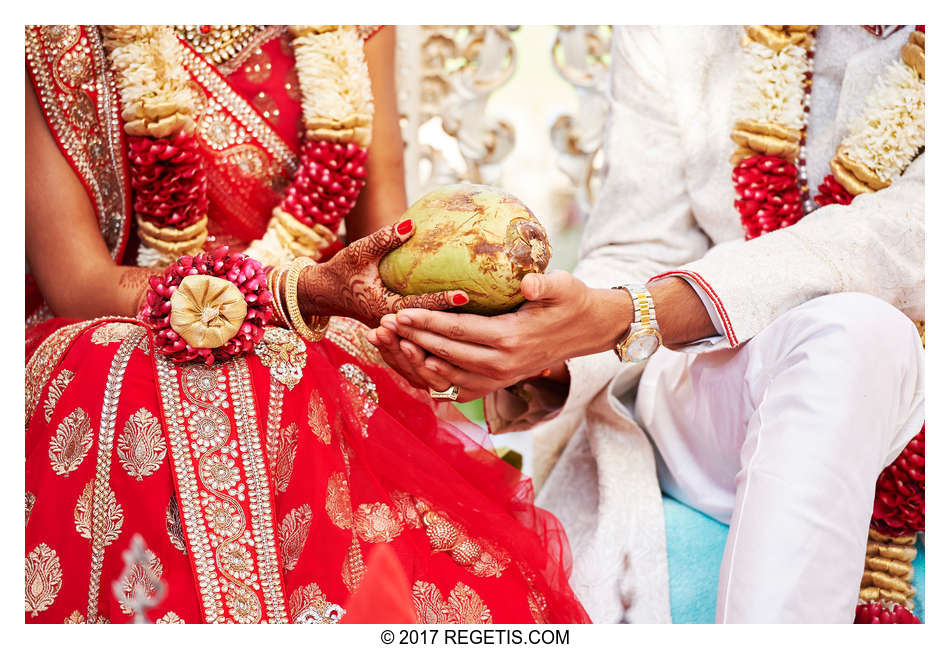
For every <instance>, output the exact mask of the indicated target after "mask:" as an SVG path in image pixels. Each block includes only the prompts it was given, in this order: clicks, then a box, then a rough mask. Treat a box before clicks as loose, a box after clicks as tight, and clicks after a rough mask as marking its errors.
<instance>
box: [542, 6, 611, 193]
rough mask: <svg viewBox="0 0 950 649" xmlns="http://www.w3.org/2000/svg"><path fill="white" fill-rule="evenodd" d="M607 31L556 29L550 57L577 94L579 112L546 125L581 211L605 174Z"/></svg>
mask: <svg viewBox="0 0 950 649" xmlns="http://www.w3.org/2000/svg"><path fill="white" fill-rule="evenodd" d="M610 36H611V29H610V27H607V26H602V25H567V26H562V27H559V28H558V30H557V35H556V36H555V38H554V45H553V46H552V47H551V59H552V61H553V63H554V67H555V68H556V69H557V71H558V72H559V73H560V75H561V77H562V78H563V79H564V80H565V81H567V82H568V83H570V84H571V85H572V86H573V87H574V90H575V91H576V93H577V97H578V104H579V105H578V109H577V112H576V113H575V114H573V115H568V114H564V115H560V116H559V117H558V118H557V120H555V122H554V124H553V126H551V142H552V144H553V145H554V150H555V151H556V152H557V163H558V168H560V169H561V171H563V172H564V173H566V174H567V176H568V178H570V179H571V183H572V185H573V186H574V187H575V189H576V191H577V194H576V196H577V200H578V203H579V204H580V206H581V209H582V210H583V211H585V212H587V211H589V210H590V206H591V205H592V204H593V202H594V198H595V197H596V195H597V190H598V189H599V187H600V180H601V176H602V174H603V171H604V166H603V150H602V143H603V139H604V124H605V122H606V119H607V97H606V93H607V66H608V65H609V63H610V58H609V57H610Z"/></svg>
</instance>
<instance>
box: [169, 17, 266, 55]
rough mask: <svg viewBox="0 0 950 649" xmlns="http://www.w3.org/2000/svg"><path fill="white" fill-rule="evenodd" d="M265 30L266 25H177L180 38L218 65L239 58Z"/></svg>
mask: <svg viewBox="0 0 950 649" xmlns="http://www.w3.org/2000/svg"><path fill="white" fill-rule="evenodd" d="M263 29H264V25H175V31H177V32H178V34H179V36H181V37H182V38H184V39H185V40H187V41H188V42H189V43H191V46H192V47H193V48H195V49H196V50H198V51H199V52H201V54H203V55H204V56H206V57H207V58H209V59H210V60H211V61H212V62H213V63H215V64H216V65H217V64H221V63H224V62H225V61H228V60H229V59H231V58H233V57H235V56H237V55H238V54H239V53H240V52H242V51H243V50H244V48H246V47H247V46H248V45H249V44H250V43H251V41H252V39H253V38H254V36H255V35H256V34H257V33H258V32H260V31H261V30H263Z"/></svg>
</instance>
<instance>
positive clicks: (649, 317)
mask: <svg viewBox="0 0 950 649" xmlns="http://www.w3.org/2000/svg"><path fill="white" fill-rule="evenodd" d="M613 288H614V289H623V290H624V291H626V292H627V293H628V294H629V295H630V299H631V301H632V303H633V316H632V318H631V322H630V329H629V331H628V332H627V334H626V335H625V336H624V338H623V339H622V340H621V341H620V342H618V343H617V345H616V347H615V351H616V353H617V357H618V358H619V359H620V360H621V362H625V361H627V360H629V359H627V358H626V349H627V345H628V343H629V342H630V341H631V340H632V339H633V338H635V337H636V336H637V334H639V333H640V332H641V331H645V330H652V331H654V332H656V335H657V340H658V341H660V342H661V343H662V338H661V337H660V336H661V335H660V326H659V324H658V323H657V320H656V307H655V305H654V303H653V296H652V295H651V294H650V291H649V289H647V287H646V286H644V285H643V284H622V285H620V286H614V287H613Z"/></svg>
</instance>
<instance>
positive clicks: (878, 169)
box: [841, 61, 925, 183]
mask: <svg viewBox="0 0 950 649" xmlns="http://www.w3.org/2000/svg"><path fill="white" fill-rule="evenodd" d="M924 97H925V88H924V80H923V79H921V78H920V77H919V76H918V75H917V73H916V72H915V71H914V70H913V69H912V68H911V67H910V66H908V65H907V64H905V63H903V62H902V61H895V62H894V63H892V64H891V65H889V66H888V68H887V69H886V70H885V71H884V73H883V74H882V75H881V76H880V77H879V78H878V80H877V83H876V84H875V86H874V90H873V91H872V92H871V94H870V95H869V96H868V98H867V101H866V102H865V106H864V110H863V111H862V113H861V115H860V116H858V117H857V118H856V119H855V120H854V121H853V122H852V123H851V125H850V132H849V134H848V136H847V137H845V138H844V139H843V140H842V142H841V149H842V151H843V152H844V153H845V154H847V155H848V157H849V158H851V159H852V160H854V161H855V162H859V163H861V164H863V165H865V166H867V167H868V168H869V169H870V170H871V171H873V172H874V173H875V174H876V175H877V176H878V177H879V178H880V179H881V180H883V181H885V182H888V183H890V182H891V181H892V180H894V179H895V178H897V177H898V176H900V174H901V173H902V172H903V171H904V169H906V168H907V166H908V165H909V164H910V163H911V161H912V160H913V159H914V157H915V156H916V155H917V151H919V150H920V148H921V147H923V146H924Z"/></svg>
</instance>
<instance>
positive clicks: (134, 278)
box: [119, 266, 156, 315]
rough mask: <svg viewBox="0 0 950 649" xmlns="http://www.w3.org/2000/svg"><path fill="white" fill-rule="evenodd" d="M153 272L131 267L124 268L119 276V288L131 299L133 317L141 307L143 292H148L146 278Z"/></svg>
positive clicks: (149, 269)
mask: <svg viewBox="0 0 950 649" xmlns="http://www.w3.org/2000/svg"><path fill="white" fill-rule="evenodd" d="M155 272H156V271H155V270H153V269H151V268H140V267H137V266H133V267H129V268H126V269H125V271H123V273H122V275H120V276H119V288H120V289H121V290H122V291H124V292H126V293H128V294H129V295H130V297H131V299H132V307H131V313H132V314H133V315H135V314H137V313H138V312H139V309H140V308H141V307H142V301H143V300H144V299H145V292H146V291H147V290H148V278H149V277H150V276H151V275H153V274H154V273H155Z"/></svg>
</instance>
